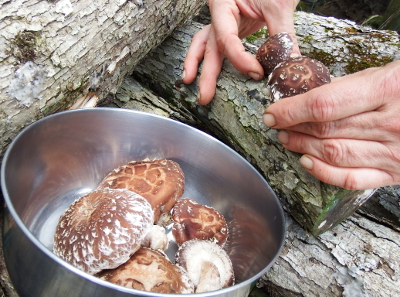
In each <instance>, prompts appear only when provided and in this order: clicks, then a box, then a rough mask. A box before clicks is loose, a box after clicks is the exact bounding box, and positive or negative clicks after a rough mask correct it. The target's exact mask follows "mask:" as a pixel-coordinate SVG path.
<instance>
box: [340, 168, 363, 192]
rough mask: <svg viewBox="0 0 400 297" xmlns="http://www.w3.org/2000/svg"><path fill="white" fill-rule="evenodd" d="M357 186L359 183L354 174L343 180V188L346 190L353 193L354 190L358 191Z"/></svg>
mask: <svg viewBox="0 0 400 297" xmlns="http://www.w3.org/2000/svg"><path fill="white" fill-rule="evenodd" d="M359 185H360V181H359V179H358V177H357V175H356V174H355V173H354V172H352V173H349V174H348V175H347V176H346V178H345V180H344V184H343V188H345V189H346V190H351V191H354V190H358V189H360V187H359Z"/></svg>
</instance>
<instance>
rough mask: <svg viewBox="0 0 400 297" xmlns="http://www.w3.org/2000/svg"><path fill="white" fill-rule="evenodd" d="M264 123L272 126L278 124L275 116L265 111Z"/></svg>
mask: <svg viewBox="0 0 400 297" xmlns="http://www.w3.org/2000/svg"><path fill="white" fill-rule="evenodd" d="M262 119H263V122H264V125H265V126H267V127H269V128H271V127H273V126H275V125H276V120H275V117H274V116H273V115H272V114H270V113H265V114H264V115H263V117H262Z"/></svg>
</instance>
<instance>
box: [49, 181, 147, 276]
mask: <svg viewBox="0 0 400 297" xmlns="http://www.w3.org/2000/svg"><path fill="white" fill-rule="evenodd" d="M153 221H154V219H153V211H152V209H151V206H150V204H149V202H148V201H147V200H146V199H145V198H143V197H142V196H140V195H139V194H136V193H134V192H131V191H128V190H126V189H108V188H106V189H101V190H96V191H93V192H90V193H88V194H86V195H84V196H82V197H81V198H79V199H77V200H76V201H75V202H74V203H73V204H71V205H70V207H69V208H68V209H67V210H66V211H65V213H64V214H63V215H62V216H61V217H60V220H59V222H58V225H57V227H56V232H55V235H54V247H53V251H54V253H55V254H56V255H58V256H59V257H60V258H62V259H64V260H65V261H67V262H68V263H70V264H72V265H73V266H75V267H77V268H79V269H81V270H83V271H85V272H88V273H91V274H94V273H97V272H99V271H101V270H103V269H111V268H115V267H117V266H119V265H121V264H122V263H124V262H126V261H127V260H128V259H129V257H130V256H131V255H132V254H133V253H134V252H135V251H136V250H138V249H139V248H140V244H141V242H142V240H143V238H144V236H145V235H146V234H147V232H148V230H149V229H150V228H151V226H152V224H153Z"/></svg>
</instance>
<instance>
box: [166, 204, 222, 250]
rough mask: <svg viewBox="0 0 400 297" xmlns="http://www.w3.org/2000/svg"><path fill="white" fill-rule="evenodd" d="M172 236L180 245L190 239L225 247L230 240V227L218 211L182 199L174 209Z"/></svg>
mask: <svg viewBox="0 0 400 297" xmlns="http://www.w3.org/2000/svg"><path fill="white" fill-rule="evenodd" d="M171 213H172V219H173V221H174V224H173V226H172V235H173V236H174V238H175V242H176V243H177V244H178V245H181V244H183V243H184V242H185V241H188V240H190V239H202V240H210V241H213V242H215V243H217V244H218V245H220V246H224V245H225V243H226V241H227V239H228V225H227V223H226V221H225V218H224V216H223V215H222V214H221V213H220V212H219V211H217V210H216V209H214V208H212V207H209V206H206V205H202V204H200V203H197V202H196V201H195V200H193V199H191V198H182V199H180V200H178V202H177V203H176V204H175V205H174V207H173V208H172V211H171Z"/></svg>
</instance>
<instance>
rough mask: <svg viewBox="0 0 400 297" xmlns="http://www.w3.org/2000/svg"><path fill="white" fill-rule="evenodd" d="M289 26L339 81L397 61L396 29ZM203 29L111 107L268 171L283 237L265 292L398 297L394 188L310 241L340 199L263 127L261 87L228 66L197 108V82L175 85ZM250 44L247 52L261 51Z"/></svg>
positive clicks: (187, 32)
mask: <svg viewBox="0 0 400 297" xmlns="http://www.w3.org/2000/svg"><path fill="white" fill-rule="evenodd" d="M295 20H296V30H297V34H298V36H299V39H300V47H301V50H302V53H303V54H305V55H309V56H312V57H314V58H317V57H316V56H317V55H319V57H325V58H327V60H326V61H324V63H325V64H327V65H328V66H329V67H330V69H331V72H332V73H334V74H335V75H336V76H339V75H345V74H348V73H352V72H355V71H358V70H361V69H363V68H367V67H371V66H381V65H384V64H386V63H389V62H390V61H393V60H396V59H399V58H400V55H399V46H398V44H399V43H398V41H399V37H398V35H397V34H395V33H393V32H388V31H374V30H371V29H368V28H362V27H359V26H357V25H355V24H354V23H353V22H349V21H341V20H337V19H334V18H323V17H318V16H315V15H312V14H306V13H298V14H296V18H295ZM201 27H202V25H201V24H199V23H193V24H191V25H188V26H184V27H181V28H179V29H178V30H176V31H175V32H174V34H173V35H172V36H171V37H170V38H168V39H167V40H166V41H165V42H164V43H163V44H162V45H161V46H160V47H159V48H157V49H156V50H154V51H153V52H151V53H150V54H149V55H148V56H147V57H146V59H145V60H143V61H142V62H141V63H140V64H139V65H138V66H137V67H136V68H135V71H134V73H133V75H132V77H128V78H127V79H126V80H125V82H124V84H123V85H122V86H121V88H120V89H119V91H118V92H117V95H116V98H117V100H115V101H114V103H113V105H114V106H115V105H118V106H120V107H122V108H132V109H138V110H144V111H148V112H154V113H157V114H159V115H163V116H167V117H171V118H174V119H176V120H179V121H183V122H186V123H188V124H190V125H192V126H196V127H198V128H200V129H203V130H206V131H207V132H209V133H211V134H213V135H215V136H216V137H217V138H219V139H221V140H222V141H224V142H226V143H227V144H228V145H230V146H232V147H233V148H234V149H236V150H237V151H238V152H240V153H241V154H242V155H243V156H244V157H246V158H247V159H248V160H249V161H250V162H251V163H252V164H253V165H254V166H256V168H258V169H259V170H260V172H262V173H263V174H264V176H265V177H266V179H267V180H268V181H269V183H270V184H271V186H272V187H273V188H274V190H275V191H276V192H277V194H278V196H279V197H280V199H281V201H282V204H283V206H284V208H285V210H286V214H287V230H288V231H287V238H286V242H285V246H284V249H283V251H282V253H281V255H280V257H279V258H278V260H277V262H276V263H275V264H274V265H273V266H272V268H271V269H270V270H269V271H268V272H267V273H266V274H265V275H264V276H263V277H262V279H260V280H259V282H258V284H257V287H259V288H261V289H262V290H263V292H264V294H267V295H268V296H285V297H287V296H382V297H383V296H400V278H399V273H400V252H399V250H400V249H399V248H400V232H399V231H400V186H396V187H385V188H380V189H378V190H377V191H376V192H375V194H374V195H373V196H372V197H371V198H370V199H369V200H368V201H367V202H366V203H364V204H363V205H362V206H361V207H360V208H359V209H358V211H357V212H356V213H355V214H354V215H352V216H350V217H349V218H348V219H347V220H344V221H343V222H341V223H340V224H339V225H337V226H336V227H334V228H332V229H330V230H328V231H326V232H325V233H323V234H321V235H319V236H313V235H311V234H310V233H309V232H308V229H309V227H310V223H311V224H313V221H312V212H313V211H316V210H318V209H319V210H321V208H322V207H324V203H326V202H324V201H326V200H324V199H326V197H327V195H333V196H335V195H338V193H340V190H339V189H337V188H335V187H330V186H328V185H324V184H322V183H320V182H318V181H317V180H315V179H314V178H312V177H311V176H309V175H308V174H306V173H305V172H303V170H302V169H301V167H300V166H299V164H298V156H297V155H296V154H293V153H291V152H289V151H286V150H284V149H283V148H282V147H281V146H280V145H279V143H278V142H277V140H276V132H275V131H273V130H269V129H267V128H265V127H264V126H263V125H262V122H261V115H262V112H263V111H264V109H265V107H266V106H267V105H268V104H269V101H268V99H266V95H268V90H266V89H265V88H264V87H263V83H260V82H255V81H253V80H251V79H249V78H247V77H245V76H243V75H241V74H240V73H238V72H237V71H236V70H235V69H234V68H233V67H232V66H231V65H230V63H229V62H227V61H225V63H224V69H223V71H222V73H221V75H220V78H219V80H218V90H217V93H216V96H215V98H214V99H213V101H212V103H211V104H210V105H209V106H199V105H198V104H197V103H196V99H197V82H195V83H193V84H192V85H188V86H183V85H181V84H179V83H178V84H176V83H175V82H176V81H177V80H179V79H180V75H181V69H182V64H183V59H184V57H185V54H186V50H187V47H188V45H189V42H190V40H191V37H192V36H193V34H194V33H195V32H197V31H198V30H199V29H200V28H201ZM246 47H247V48H248V49H249V50H250V51H253V52H254V50H255V49H256V48H257V46H253V45H250V44H247V45H246ZM357 48H358V50H357ZM319 60H323V59H321V58H320V59H319ZM327 61H328V62H329V61H330V63H327ZM150 89H151V90H152V91H150ZM299 222H300V224H299ZM303 227H305V228H303Z"/></svg>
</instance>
